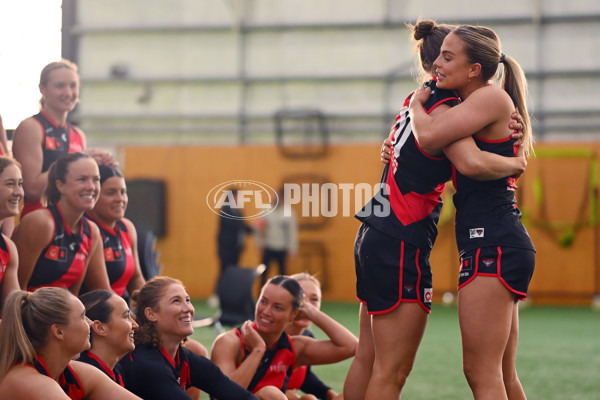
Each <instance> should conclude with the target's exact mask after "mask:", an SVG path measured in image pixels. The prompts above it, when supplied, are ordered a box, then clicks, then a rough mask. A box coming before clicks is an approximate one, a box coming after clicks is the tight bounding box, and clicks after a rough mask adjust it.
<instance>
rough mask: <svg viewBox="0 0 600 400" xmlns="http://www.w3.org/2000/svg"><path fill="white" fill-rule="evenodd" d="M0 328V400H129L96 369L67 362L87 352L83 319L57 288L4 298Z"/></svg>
mask: <svg viewBox="0 0 600 400" xmlns="http://www.w3.org/2000/svg"><path fill="white" fill-rule="evenodd" d="M3 315H4V318H3V319H2V323H1V324H0V399H11V400H28V399H39V398H44V399H47V400H69V399H72V400H79V399H84V398H85V399H90V400H105V399H115V400H121V399H122V400H134V399H139V397H137V396H135V395H133V394H132V393H130V392H128V391H127V390H125V389H124V388H122V387H121V386H119V385H117V384H116V383H115V382H113V381H111V380H110V379H109V378H108V377H107V376H106V375H104V374H103V373H102V372H100V371H99V370H98V369H96V368H94V367H92V366H90V365H87V364H83V363H81V362H78V361H71V359H72V358H74V357H75V356H77V354H79V353H80V352H82V351H84V350H86V349H88V348H89V347H90V341H89V335H90V325H89V320H88V319H87V318H86V316H85V308H84V307H83V304H81V301H79V299H77V297H75V296H73V295H72V294H71V293H69V292H68V291H67V290H65V289H61V288H54V287H51V288H41V289H39V290H37V291H36V292H34V293H29V292H25V291H21V290H18V291H15V292H13V293H11V295H10V296H9V297H8V299H7V301H6V303H5V305H4V309H3Z"/></svg>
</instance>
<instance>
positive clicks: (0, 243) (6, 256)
mask: <svg viewBox="0 0 600 400" xmlns="http://www.w3.org/2000/svg"><path fill="white" fill-rule="evenodd" d="M9 262H10V251H9V249H8V245H7V244H6V240H4V235H3V234H2V233H0V283H2V279H3V278H4V273H5V272H6V267H8V263H9Z"/></svg>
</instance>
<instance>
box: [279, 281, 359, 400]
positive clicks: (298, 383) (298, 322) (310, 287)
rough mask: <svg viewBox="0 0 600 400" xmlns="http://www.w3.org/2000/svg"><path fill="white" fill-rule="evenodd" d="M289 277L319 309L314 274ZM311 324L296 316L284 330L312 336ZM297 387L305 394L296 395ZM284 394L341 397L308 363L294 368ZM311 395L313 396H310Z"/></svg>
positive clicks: (305, 398)
mask: <svg viewBox="0 0 600 400" xmlns="http://www.w3.org/2000/svg"><path fill="white" fill-rule="evenodd" d="M290 278H292V279H295V280H296V281H298V283H299V284H300V287H302V292H303V293H304V301H308V302H310V303H311V304H312V305H314V306H315V307H317V308H318V309H319V310H320V309H321V298H322V294H321V282H319V280H318V279H317V278H315V277H314V276H312V275H310V274H308V273H305V272H301V273H298V274H294V275H290ZM311 325H312V321H311V320H310V319H308V318H301V319H298V318H296V319H295V320H294V322H292V323H291V324H289V325H288V326H287V328H285V331H286V332H287V334H288V335H290V336H296V335H304V336H308V337H312V338H314V337H315V336H314V334H313V333H312V332H311V330H310V329H309V327H310V326H311ZM357 340H358V339H357ZM298 389H300V390H301V391H303V392H304V393H305V394H304V395H303V396H300V395H298V393H297V390H298ZM285 394H286V396H287V397H288V399H290V400H296V399H301V400H309V399H312V398H314V397H316V398H318V399H321V400H332V399H341V398H342V395H341V394H338V393H337V392H336V391H335V390H333V389H332V388H331V387H329V386H327V385H326V384H325V383H323V381H321V380H320V379H319V378H318V377H317V375H315V373H314V372H312V371H311V368H310V365H303V366H302V367H298V368H296V369H294V371H293V372H292V375H291V376H290V380H289V381H288V386H287V390H286V392H285ZM311 395H313V396H314V397H311Z"/></svg>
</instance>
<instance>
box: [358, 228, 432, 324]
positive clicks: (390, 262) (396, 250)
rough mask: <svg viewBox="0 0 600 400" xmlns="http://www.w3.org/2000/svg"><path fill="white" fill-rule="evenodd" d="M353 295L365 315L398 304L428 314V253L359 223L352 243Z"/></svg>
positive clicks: (385, 310)
mask: <svg viewBox="0 0 600 400" xmlns="http://www.w3.org/2000/svg"><path fill="white" fill-rule="evenodd" d="M354 266H355V271H356V296H357V297H358V300H359V301H361V302H362V303H364V304H366V306H367V310H368V312H369V314H384V313H387V312H390V311H392V310H394V309H395V308H396V307H398V306H399V305H400V303H402V302H407V303H418V304H420V305H421V307H423V309H424V310H425V311H426V312H428V313H429V312H431V297H432V295H433V289H432V276H431V266H430V265H429V252H428V251H424V250H421V249H419V248H417V247H414V246H412V245H410V244H409V243H407V242H405V241H403V240H401V239H398V238H395V237H393V236H390V235H387V234H385V233H383V232H380V231H378V230H377V229H375V228H373V227H371V226H369V225H367V224H364V223H363V224H362V225H361V226H360V228H359V229H358V233H357V235H356V241H355V242H354Z"/></svg>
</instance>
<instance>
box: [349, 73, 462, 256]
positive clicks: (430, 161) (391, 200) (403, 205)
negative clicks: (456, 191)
mask: <svg viewBox="0 0 600 400" xmlns="http://www.w3.org/2000/svg"><path fill="white" fill-rule="evenodd" d="M429 86H430V87H431V94H430V96H429V99H427V102H426V103H425V104H424V108H425V111H426V112H427V113H428V114H429V113H430V112H431V111H433V110H434V109H435V108H436V107H438V106H439V105H441V104H446V105H449V106H454V105H456V104H458V103H459V99H458V97H456V95H455V94H454V93H453V92H451V91H449V90H443V89H438V88H437V87H436V85H435V81H431V82H430V83H429ZM411 97H412V93H411V94H410V95H409V96H408V97H407V98H406V100H405V101H404V104H403V106H402V108H401V109H400V112H399V113H398V116H397V117H396V123H395V124H394V125H393V126H392V129H391V132H390V139H391V140H392V144H393V147H394V156H393V157H392V159H391V160H390V163H388V164H387V165H386V166H385V168H384V170H383V174H382V177H381V188H380V189H379V191H377V192H376V193H375V196H374V197H373V198H372V199H371V201H369V202H368V203H367V204H366V205H365V206H364V207H363V209H362V210H361V211H359V212H358V213H357V214H356V218H357V219H359V220H360V221H362V222H364V223H366V224H368V225H370V226H372V227H373V228H375V229H377V230H379V231H381V232H384V233H386V234H388V235H390V236H393V237H397V238H400V239H402V240H405V241H407V242H409V243H411V244H412V245H413V246H416V247H418V248H421V249H427V250H431V248H432V247H433V243H434V242H435V239H436V237H437V222H438V219H439V216H440V211H441V209H442V199H441V198H440V195H441V194H442V192H443V191H444V188H445V185H446V181H448V180H449V179H450V177H451V173H452V166H451V164H450V161H449V160H448V159H447V158H446V157H445V156H443V155H441V156H439V157H434V156H430V155H428V154H426V153H425V152H424V151H423V150H422V149H421V148H420V147H419V144H418V142H417V140H416V138H415V136H414V134H413V132H412V126H411V122H410V115H409V111H408V107H409V104H410V98H411Z"/></svg>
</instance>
